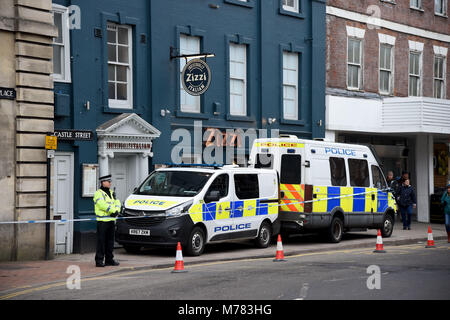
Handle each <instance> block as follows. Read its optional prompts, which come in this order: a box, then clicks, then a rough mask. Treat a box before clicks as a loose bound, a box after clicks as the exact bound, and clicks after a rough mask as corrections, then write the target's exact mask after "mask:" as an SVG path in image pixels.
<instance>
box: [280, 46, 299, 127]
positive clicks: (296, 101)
mask: <svg viewBox="0 0 450 320" xmlns="http://www.w3.org/2000/svg"><path fill="white" fill-rule="evenodd" d="M288 56H295V61H296V69H288V68H286V63H285V62H286V60H287V59H286V58H287V57H288ZM282 68H283V69H282V75H283V78H282V101H283V119H284V120H293V121H298V120H299V116H300V115H299V107H300V104H299V102H300V97H299V83H300V80H299V79H300V53H298V52H289V51H286V50H283V58H282ZM285 71H295V77H294V78H295V84H291V83H288V82H287V81H286V79H285V76H284V74H285ZM286 87H290V88H292V87H294V89H295V94H294V97H295V99H294V110H295V115H294V116H293V117H287V116H286V104H285V101H286V100H288V99H286V94H285V89H286ZM289 101H290V100H289Z"/></svg>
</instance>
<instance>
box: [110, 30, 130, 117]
mask: <svg viewBox="0 0 450 320" xmlns="http://www.w3.org/2000/svg"><path fill="white" fill-rule="evenodd" d="M110 26H115V27H116V28H123V29H127V36H128V45H127V46H128V63H123V62H118V61H116V62H114V61H110V60H109V54H108V52H109V50H108V46H109V45H115V46H116V58H117V59H118V48H119V47H120V46H124V45H120V44H119V43H118V34H119V32H118V31H116V43H110V42H108V36H107V35H106V47H107V48H106V52H107V54H106V55H107V75H108V77H107V88H108V93H107V97H108V106H109V108H111V109H129V110H132V109H133V80H134V79H133V78H134V73H133V70H134V69H133V45H134V43H133V27H132V26H131V25H128V24H120V23H117V22H114V21H107V23H106V32H108V28H109V27H110ZM110 65H114V66H115V67H117V66H123V67H127V82H126V84H127V100H119V99H110V98H109V82H110V80H109V66H110ZM114 83H116V84H117V80H116V78H115V80H114ZM122 83H123V82H122ZM116 97H117V88H116Z"/></svg>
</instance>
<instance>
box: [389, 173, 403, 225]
mask: <svg viewBox="0 0 450 320" xmlns="http://www.w3.org/2000/svg"><path fill="white" fill-rule="evenodd" d="M386 179H387V184H388V187H389V188H391V190H392V195H393V196H394V198H395V199H397V192H398V188H399V186H400V185H399V183H398V181H397V180H396V179H395V178H394V172H392V171H388V173H387V176H386ZM396 214H397V216H398V217H400V212H399V211H398V210H397V212H396ZM399 219H400V218H399Z"/></svg>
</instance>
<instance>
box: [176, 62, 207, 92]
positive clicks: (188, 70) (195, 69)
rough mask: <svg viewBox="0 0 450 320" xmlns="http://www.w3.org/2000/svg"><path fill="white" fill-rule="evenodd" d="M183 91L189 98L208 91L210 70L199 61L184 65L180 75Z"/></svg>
mask: <svg viewBox="0 0 450 320" xmlns="http://www.w3.org/2000/svg"><path fill="white" fill-rule="evenodd" d="M181 79H182V80H183V81H182V83H183V88H184V90H185V91H186V92H187V93H188V94H190V95H191V96H200V95H202V94H204V93H205V92H206V90H208V88H209V85H210V83H211V70H210V69H209V66H208V64H207V63H206V62H205V61H203V60H201V59H193V60H191V61H189V62H188V63H186V65H185V66H184V68H183V72H182V74H181Z"/></svg>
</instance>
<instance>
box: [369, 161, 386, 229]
mask: <svg viewBox="0 0 450 320" xmlns="http://www.w3.org/2000/svg"><path fill="white" fill-rule="evenodd" d="M370 167H371V171H372V187H373V188H376V190H377V192H376V193H374V196H373V197H372V200H373V201H372V210H373V215H372V218H373V221H370V222H371V223H372V224H374V225H380V224H382V223H383V218H384V212H385V211H386V209H387V208H388V206H389V201H388V192H387V191H386V189H387V184H386V180H385V179H384V176H383V173H382V172H381V169H380V168H379V167H378V166H376V165H371V166H370Z"/></svg>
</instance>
